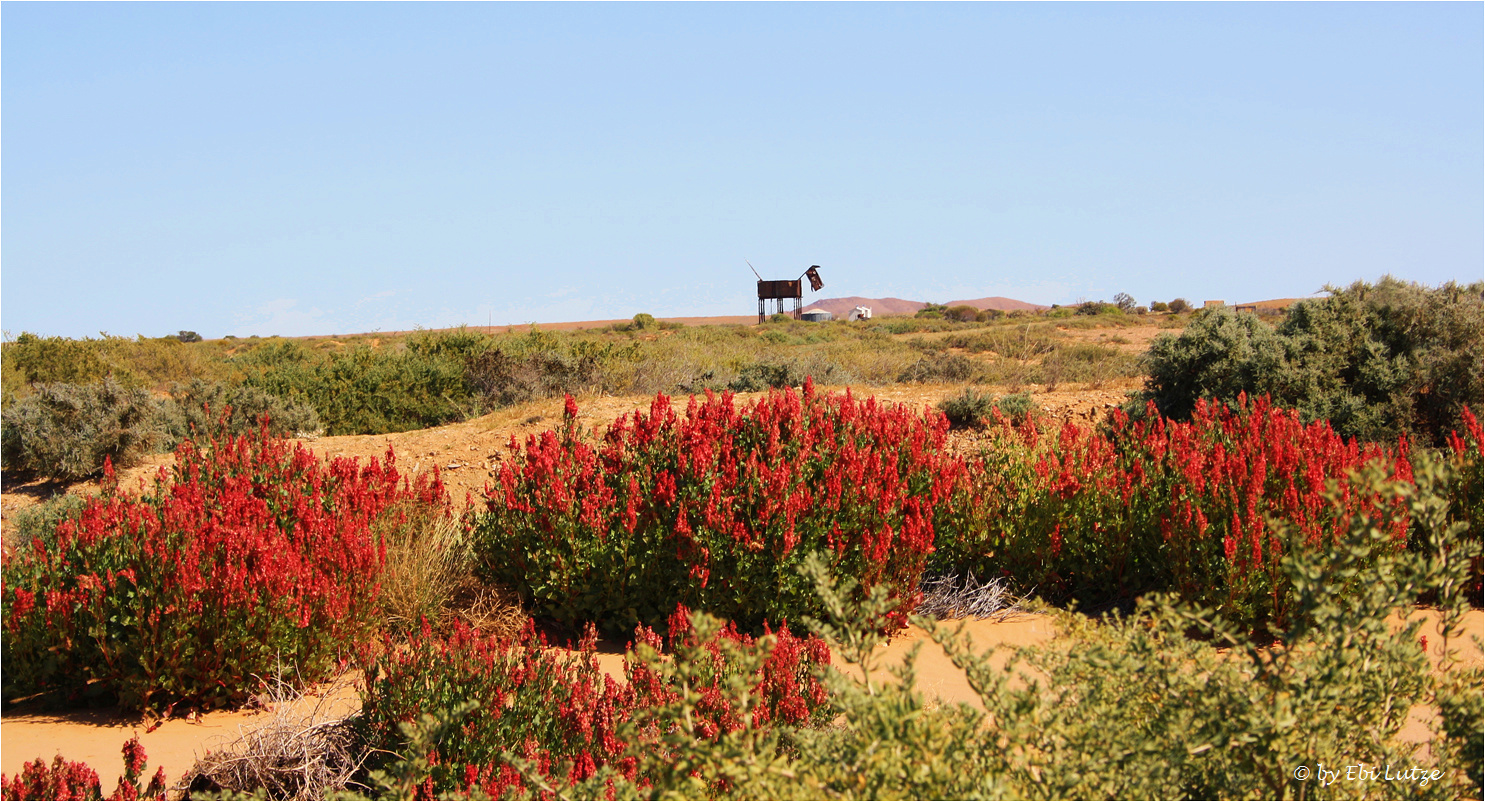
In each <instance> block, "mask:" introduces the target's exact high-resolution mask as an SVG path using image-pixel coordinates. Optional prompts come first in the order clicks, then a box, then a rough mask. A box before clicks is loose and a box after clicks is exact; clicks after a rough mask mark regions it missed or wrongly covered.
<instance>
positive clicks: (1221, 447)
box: [939, 397, 1479, 625]
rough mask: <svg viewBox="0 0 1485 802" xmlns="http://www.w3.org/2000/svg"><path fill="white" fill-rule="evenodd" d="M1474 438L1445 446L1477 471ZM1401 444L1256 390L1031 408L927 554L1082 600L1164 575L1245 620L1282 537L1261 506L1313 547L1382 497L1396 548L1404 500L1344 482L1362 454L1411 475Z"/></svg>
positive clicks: (1274, 615) (1001, 433)
mask: <svg viewBox="0 0 1485 802" xmlns="http://www.w3.org/2000/svg"><path fill="white" fill-rule="evenodd" d="M1476 428H1478V427H1476ZM1474 437H1475V438H1476V440H1475V446H1474V451H1473V452H1470V451H1469V449H1468V448H1465V447H1463V446H1461V447H1460V448H1458V449H1456V453H1459V454H1466V455H1467V454H1468V453H1473V454H1474V457H1473V459H1474V460H1475V464H1476V468H1475V470H1476V472H1477V473H1476V475H1477V476H1478V470H1479V469H1478V457H1479V453H1478V452H1479V446H1478V442H1479V441H1478V434H1476V435H1474ZM1410 447H1411V446H1410V444H1409V442H1408V441H1407V440H1406V439H1404V440H1401V441H1399V443H1398V445H1397V446H1395V447H1388V446H1384V445H1379V444H1364V443H1359V442H1357V441H1355V440H1347V439H1345V438H1342V437H1341V436H1339V435H1337V434H1336V433H1335V432H1334V431H1333V430H1332V429H1331V428H1330V427H1329V426H1328V425H1327V424H1325V423H1323V422H1317V423H1312V424H1308V425H1306V424H1303V423H1301V422H1300V418H1299V416H1298V414H1297V413H1295V412H1294V411H1292V410H1281V409H1275V408H1273V407H1272V406H1271V405H1270V404H1269V402H1268V400H1267V399H1266V398H1260V399H1256V400H1249V399H1247V398H1246V397H1243V398H1241V399H1240V400H1239V403H1238V406H1237V408H1236V410H1231V409H1228V408H1226V407H1223V406H1217V405H1208V404H1206V403H1205V402H1198V404H1197V408H1196V411H1195V413H1194V414H1193V416H1192V420H1191V421H1190V422H1189V423H1183V422H1175V421H1169V420H1166V419H1164V418H1162V417H1160V416H1159V415H1158V414H1156V413H1155V412H1154V411H1153V410H1151V413H1150V414H1149V415H1147V416H1146V418H1145V419H1144V420H1140V421H1131V420H1130V419H1129V418H1127V417H1126V416H1124V415H1123V414H1121V413H1116V414H1115V416H1114V419H1113V420H1112V422H1111V424H1110V429H1109V431H1108V432H1099V431H1095V430H1091V429H1083V428H1080V427H1078V426H1076V425H1074V424H1071V423H1068V424H1065V425H1064V426H1063V427H1062V428H1061V430H1060V431H1058V432H1056V433H1055V435H1054V436H1053V435H1051V434H1050V433H1044V432H1042V431H1040V430H1039V428H1038V425H1037V423H1036V422H1035V421H1028V422H1026V423H1024V424H1023V425H1021V426H1019V427H1012V426H1010V425H1009V424H1006V423H1004V422H1003V423H1002V426H1001V427H1000V429H999V430H998V431H997V434H996V440H995V441H994V445H993V446H992V447H991V448H990V449H988V450H987V451H986V452H985V453H984V454H983V455H982V457H981V459H980V460H978V461H976V463H975V467H974V470H973V471H972V473H973V476H974V480H973V481H974V483H975V486H976V492H975V496H976V498H977V500H978V502H979V507H978V508H977V510H976V514H977V523H976V525H975V526H973V527H970V528H968V529H966V530H964V538H963V539H962V540H955V539H953V538H950V539H947V540H941V541H940V543H939V546H940V549H941V550H942V553H941V555H940V556H941V558H942V559H943V560H944V561H945V562H946V563H947V564H951V565H956V566H958V567H960V568H965V567H973V568H975V569H977V570H980V571H992V572H997V573H1000V572H1003V573H1006V574H1008V575H1010V576H1012V577H1014V578H1015V579H1016V580H1017V581H1018V582H1019V583H1021V584H1022V585H1023V586H1024V587H1027V588H1035V590H1036V592H1037V593H1039V594H1041V595H1044V596H1046V597H1049V598H1070V597H1071V598H1077V599H1080V600H1082V601H1084V602H1094V603H1097V602H1104V601H1109V600H1113V599H1120V598H1130V597H1132V596H1134V595H1137V594H1140V593H1143V592H1146V591H1149V590H1175V591H1178V592H1180V593H1181V594H1182V595H1183V596H1185V597H1186V598H1187V599H1190V600H1192V601H1196V602H1199V603H1204V604H1214V605H1222V606H1223V607H1224V609H1225V610H1226V612H1227V613H1228V614H1230V615H1234V616H1236V617H1237V618H1239V619H1242V620H1246V621H1249V622H1250V623H1252V624H1255V625H1259V624H1263V623H1264V622H1265V621H1268V620H1270V619H1274V620H1277V621H1278V622H1279V623H1282V622H1283V619H1284V616H1285V615H1286V614H1287V611H1288V602H1287V588H1288V583H1287V581H1286V580H1285V579H1284V576H1283V574H1282V572H1281V570H1280V559H1281V558H1282V556H1283V551H1284V546H1283V544H1281V543H1280V542H1279V540H1278V538H1277V537H1276V535H1275V534H1274V532H1273V531H1272V529H1271V528H1270V526H1269V523H1268V520H1269V518H1271V517H1272V518H1277V519H1283V520H1286V521H1290V522H1292V523H1293V524H1294V525H1295V527H1296V528H1297V530H1298V531H1299V532H1300V533H1301V534H1302V535H1303V537H1304V545H1305V547H1306V548H1313V549H1316V550H1319V549H1321V548H1322V547H1324V546H1328V545H1329V544H1331V543H1333V542H1335V538H1336V537H1338V536H1339V535H1340V534H1342V533H1343V532H1344V531H1345V529H1346V527H1347V526H1348V523H1349V520H1350V518H1351V516H1353V515H1356V514H1358V513H1361V512H1362V511H1364V510H1368V509H1371V508H1373V507H1374V506H1376V507H1379V508H1381V509H1384V510H1389V511H1390V513H1389V514H1390V516H1391V519H1390V523H1389V526H1390V527H1391V529H1392V531H1393V533H1394V535H1395V545H1396V547H1397V548H1404V547H1405V546H1406V544H1407V537H1408V525H1409V522H1408V519H1407V513H1406V504H1405V503H1404V501H1403V500H1401V499H1395V498H1391V499H1388V498H1373V497H1370V496H1364V495H1359V494H1357V493H1354V492H1352V491H1350V490H1345V488H1347V487H1348V485H1347V482H1346V477H1347V476H1348V474H1350V473H1351V472H1352V471H1354V470H1356V469H1358V468H1360V467H1361V466H1363V465H1366V464H1370V463H1379V464H1381V465H1383V466H1385V468H1386V470H1387V472H1388V474H1389V475H1390V476H1391V477H1392V478H1395V479H1399V480H1404V481H1410V480H1411V478H1412V466H1411V464H1410V462H1409V451H1410ZM1461 459H1469V457H1468V456H1465V457H1461ZM1328 483H1339V484H1340V485H1341V486H1342V488H1343V490H1345V493H1344V496H1343V502H1342V506H1341V508H1340V509H1337V508H1336V507H1334V506H1332V505H1331V504H1328V503H1327V502H1326V500H1325V499H1324V498H1323V496H1322V494H1323V492H1324V490H1325V488H1326V486H1327V484H1328ZM1476 493H1478V490H1477V491H1476ZM1476 506H1477V507H1478V504H1477V505H1476Z"/></svg>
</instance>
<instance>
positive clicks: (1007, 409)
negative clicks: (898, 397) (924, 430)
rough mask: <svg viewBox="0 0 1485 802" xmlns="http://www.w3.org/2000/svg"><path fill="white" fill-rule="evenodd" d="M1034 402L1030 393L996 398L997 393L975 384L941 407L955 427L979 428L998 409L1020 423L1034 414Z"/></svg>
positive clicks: (940, 405)
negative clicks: (984, 391) (985, 390)
mask: <svg viewBox="0 0 1485 802" xmlns="http://www.w3.org/2000/svg"><path fill="white" fill-rule="evenodd" d="M1034 408H1035V404H1034V403H1033V402H1032V400H1031V394H1030V393H1014V394H1011V395H1005V396H1001V397H1000V398H999V399H996V398H995V394H994V393H981V392H979V391H978V390H975V388H973V387H968V388H965V390H964V392H963V393H960V394H959V395H957V396H954V397H952V398H946V399H944V400H943V401H940V402H939V404H938V409H939V411H940V412H942V413H944V417H945V418H948V420H949V427H950V428H952V429H965V428H980V427H982V426H984V425H985V422H986V421H987V420H989V419H990V417H991V416H992V415H993V414H994V413H995V412H996V411H999V412H1000V414H1001V415H1002V416H1004V417H1005V418H1006V419H1008V420H1010V421H1012V422H1014V423H1020V422H1021V421H1024V420H1025V419H1026V416H1027V415H1029V414H1031V411H1032V410H1033V409H1034Z"/></svg>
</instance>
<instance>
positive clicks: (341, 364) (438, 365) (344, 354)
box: [234, 340, 479, 435]
mask: <svg viewBox="0 0 1485 802" xmlns="http://www.w3.org/2000/svg"><path fill="white" fill-rule="evenodd" d="M416 342H417V341H416V340H414V343H416ZM457 351H458V349H457V347H456V346H454V345H449V344H447V342H446V341H439V340H433V341H430V342H428V343H427V344H426V345H424V346H422V347H419V346H418V345H416V344H415V345H413V346H412V347H409V348H408V349H407V350H403V351H398V350H394V349H373V348H368V347H364V346H362V347H355V348H351V349H349V350H346V351H341V352H338V353H331V354H328V355H320V354H317V353H314V352H312V351H310V350H309V349H308V348H305V347H304V346H303V345H300V344H299V343H296V342H281V343H270V344H265V345H263V346H259V347H258V348H255V349H253V350H251V351H249V352H247V353H246V354H245V355H243V356H241V357H239V358H237V359H235V360H234V364H235V365H236V366H237V367H238V368H239V369H241V370H242V371H243V372H244V373H245V374H246V375H245V378H244V380H243V381H244V383H245V384H248V385H251V386H254V387H257V388H259V389H261V390H263V391H265V392H266V393H268V394H269V395H272V396H277V397H279V398H284V399H288V400H290V401H295V402H300V403H303V404H307V405H310V406H312V407H314V409H315V412H316V414H317V415H318V416H319V419H320V422H321V423H322V424H323V425H324V427H325V429H326V432H327V433H328V434H332V435H340V434H382V433H385V432H401V431H407V430H409V429H423V428H428V427H431V426H442V425H443V424H446V423H452V422H454V421H458V420H463V419H464V418H466V417H467V416H469V415H470V414H471V413H473V412H475V411H477V410H478V408H479V399H478V397H477V396H476V394H475V392H474V390H473V389H472V388H471V386H470V383H469V380H468V378H467V377H466V363H465V360H464V358H463V357H462V356H461V355H460V354H459V353H458V352H457Z"/></svg>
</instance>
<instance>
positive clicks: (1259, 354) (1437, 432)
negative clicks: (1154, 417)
mask: <svg viewBox="0 0 1485 802" xmlns="http://www.w3.org/2000/svg"><path fill="white" fill-rule="evenodd" d="M1482 293H1485V285H1481V284H1480V283H1475V284H1472V285H1469V286H1467V287H1461V286H1458V285H1455V284H1453V283H1449V284H1444V285H1441V286H1440V287H1437V288H1428V287H1423V286H1420V285H1417V284H1412V283H1408V282H1402V281H1398V280H1396V279H1393V278H1390V277H1387V278H1383V279H1382V280H1381V281H1380V282H1378V283H1377V284H1376V285H1370V284H1366V283H1364V282H1357V283H1356V284H1353V285H1351V286H1350V287H1347V288H1345V289H1332V290H1331V296H1330V297H1329V298H1325V299H1317V300H1306V301H1301V302H1299V303H1298V304H1296V305H1295V306H1294V307H1293V308H1292V309H1291V310H1290V312H1289V314H1288V316H1287V317H1286V318H1285V319H1284V320H1283V322H1282V323H1280V324H1279V326H1278V328H1277V329H1274V328H1270V327H1269V326H1268V325H1267V324H1265V323H1263V322H1262V321H1260V320H1259V319H1258V317H1257V316H1255V315H1246V314H1235V313H1233V312H1231V311H1228V310H1226V309H1220V310H1204V311H1203V312H1201V313H1199V314H1198V315H1197V318H1196V319H1195V320H1194V321H1192V323H1191V325H1190V326H1188V327H1187V328H1186V330H1185V332H1183V333H1182V334H1181V335H1180V336H1179V337H1172V336H1169V335H1166V336H1162V337H1159V338H1157V339H1156V340H1155V342H1154V343H1152V344H1151V347H1150V352H1149V354H1148V355H1147V357H1146V364H1147V367H1148V370H1149V378H1148V379H1147V381H1146V386H1145V389H1144V391H1143V393H1142V394H1141V395H1140V396H1139V397H1138V398H1137V399H1136V400H1135V404H1134V409H1136V410H1138V409H1142V408H1143V405H1144V403H1145V402H1146V401H1154V402H1155V404H1156V406H1157V407H1158V408H1159V409H1160V410H1161V412H1163V413H1164V414H1166V415H1169V416H1172V417H1176V418H1184V417H1185V416H1187V415H1189V414H1190V412H1191V410H1192V408H1193V407H1194V405H1195V403H1196V401H1197V399H1200V398H1208V399H1216V400H1220V401H1223V402H1227V403H1231V402H1232V401H1233V400H1235V399H1236V398H1237V396H1238V394H1239V393H1241V392H1247V393H1248V394H1249V395H1258V394H1267V395H1270V396H1272V397H1273V398H1274V399H1275V401H1276V402H1277V403H1279V404H1282V405H1284V406H1289V407H1294V408H1296V409H1298V410H1300V412H1301V413H1302V414H1303V415H1304V416H1305V418H1306V419H1307V420H1327V421H1330V422H1331V424H1332V425H1333V426H1334V427H1335V428H1336V430H1337V431H1339V432H1341V433H1342V434H1344V435H1346V436H1348V437H1360V438H1362V439H1366V440H1378V441H1380V440H1391V439H1395V438H1396V437H1397V436H1398V435H1401V434H1413V435H1416V436H1418V437H1419V438H1421V439H1423V440H1425V441H1427V442H1429V443H1431V444H1433V445H1442V444H1443V443H1444V441H1445V439H1446V438H1447V436H1448V434H1449V432H1450V431H1453V430H1457V429H1459V428H1460V426H1461V421H1462V411H1463V409H1464V408H1465V407H1466V406H1469V407H1472V408H1474V409H1481V408H1482V407H1485V385H1482V378H1481V377H1482V370H1485V356H1482V347H1485V334H1482V322H1481V321H1482V316H1485V312H1482Z"/></svg>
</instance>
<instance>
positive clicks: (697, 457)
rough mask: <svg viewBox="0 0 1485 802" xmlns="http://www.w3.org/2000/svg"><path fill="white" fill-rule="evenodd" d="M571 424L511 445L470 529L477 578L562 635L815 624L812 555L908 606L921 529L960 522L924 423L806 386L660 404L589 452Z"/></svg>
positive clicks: (922, 556) (943, 459)
mask: <svg viewBox="0 0 1485 802" xmlns="http://www.w3.org/2000/svg"><path fill="white" fill-rule="evenodd" d="M576 414H577V408H576V405H575V404H574V403H573V402H572V400H571V399H570V398H569V399H568V414H567V417H566V424H565V426H564V428H563V430H562V431H561V432H545V433H543V434H542V435H541V436H540V437H536V436H532V437H530V438H528V439H527V441H526V444H525V446H524V447H522V446H521V445H520V444H518V443H517V442H516V441H515V439H514V438H512V440H511V444H510V451H511V456H510V459H508V460H507V461H506V462H505V464H504V466H503V467H502V469H501V473H500V478H499V482H498V484H497V485H496V486H495V487H494V488H493V489H491V490H490V491H489V498H488V501H487V507H488V512H486V513H484V514H483V515H482V516H480V519H479V520H478V521H477V523H476V527H475V543H476V549H477V552H478V555H479V559H480V563H481V565H482V571H483V572H484V574H485V575H486V577H487V578H489V579H492V580H495V581H498V582H501V583H503V584H506V585H508V586H510V587H513V588H515V589H516V590H518V591H519V592H521V594H522V595H523V596H525V597H526V598H528V599H530V600H532V601H533V602H534V604H535V606H536V612H537V613H538V614H543V615H548V616H551V617H553V618H555V619H557V620H558V621H561V622H563V623H566V624H569V625H578V624H581V623H583V622H589V621H596V622H599V625H600V626H606V627H608V628H609V629H610V630H611V631H613V630H617V631H624V630H625V629H627V628H628V627H631V626H633V625H634V624H635V623H637V622H642V623H648V624H658V623H659V622H660V621H662V620H664V617H665V615H666V614H667V613H668V612H669V611H670V610H673V609H675V606H676V605H677V604H684V605H686V606H687V607H691V608H694V609H700V610H705V611H707V612H708V613H710V614H712V615H715V616H717V617H719V618H724V619H730V620H732V621H735V622H737V624H738V625H739V626H742V627H745V628H755V627H757V626H758V625H759V624H761V623H762V622H763V621H765V620H769V621H784V620H789V619H794V620H798V618H799V616H801V615H806V614H815V615H818V614H820V608H819V601H818V599H817V598H816V597H815V593H814V591H813V589H812V588H811V587H810V586H809V585H808V583H806V582H805V581H804V579H803V578H802V577H801V576H800V574H799V570H798V566H799V564H800V563H801V561H802V560H803V558H804V556H805V555H807V554H809V553H810V552H813V551H819V552H821V553H823V554H825V555H827V556H828V558H829V560H830V562H831V566H832V568H833V569H834V570H835V571H836V572H838V573H839V574H841V575H845V576H850V577H852V578H854V579H855V580H857V581H858V582H859V583H860V584H859V587H858V592H860V593H865V592H866V591H867V590H869V589H870V588H871V587H873V586H876V585H886V586H887V587H889V588H890V589H891V591H892V594H893V595H894V597H896V598H898V599H900V600H902V602H903V603H904V605H903V608H902V609H903V610H907V609H911V607H912V605H913V604H914V603H915V602H916V599H917V594H918V590H917V585H918V579H919V577H920V576H921V574H922V572H923V569H924V567H925V565H926V563H927V561H928V557H929V555H930V554H931V553H932V552H933V540H934V531H935V529H936V527H939V526H942V525H945V523H946V522H948V521H950V520H952V518H953V516H954V515H956V514H959V511H962V508H963V505H962V504H956V503H955V501H956V495H955V494H956V493H959V492H960V491H962V490H963V489H964V483H963V479H964V476H965V473H964V464H963V462H962V461H960V460H958V459H956V458H954V457H953V456H952V455H950V454H949V453H948V451H947V450H946V448H945V444H946V437H947V433H948V423H947V421H946V420H945V419H944V417H943V416H942V415H940V414H938V413H935V412H929V413H928V414H926V415H920V414H917V413H914V412H912V411H910V410H908V409H907V408H906V407H902V406H895V405H890V404H878V403H877V402H876V401H875V400H867V401H865V402H861V401H857V400H856V399H855V398H853V397H852V396H851V395H850V393H849V392H848V393H846V394H844V395H821V394H818V393H816V392H815V391H814V387H813V385H812V384H811V383H809V382H806V384H805V387H804V392H803V394H800V393H796V392H795V391H793V390H782V391H773V392H770V393H769V394H768V395H767V396H765V397H763V398H760V399H758V400H757V401H755V402H752V403H750V404H747V405H746V406H744V407H743V408H742V409H740V410H739V409H738V408H737V407H736V406H735V405H734V403H733V397H732V395H731V394H726V395H723V396H720V397H718V396H714V395H712V394H710V393H708V394H707V396H706V398H705V399H704V400H698V399H697V398H695V397H692V399H691V400H690V402H689V403H688V405H687V407H686V413H685V416H684V417H682V416H680V415H677V414H676V411H675V409H674V408H673V407H672V406H671V403H670V399H669V398H667V397H665V396H664V395H658V396H656V397H655V400H654V403H652V404H651V406H650V412H649V414H647V415H646V414H643V413H635V414H633V415H625V416H623V417H620V418H619V419H618V420H617V421H615V422H614V423H613V425H611V426H610V427H609V428H608V431H607V432H606V433H605V434H604V435H603V439H602V442H601V443H591V442H590V441H587V440H585V439H583V438H582V437H581V436H580V434H579V432H578V430H577V425H576V421H575V417H576ZM958 500H960V501H962V496H959V497H958ZM903 617H904V614H903V613H902V612H899V613H898V620H899V621H900V620H901V619H902V618H903Z"/></svg>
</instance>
